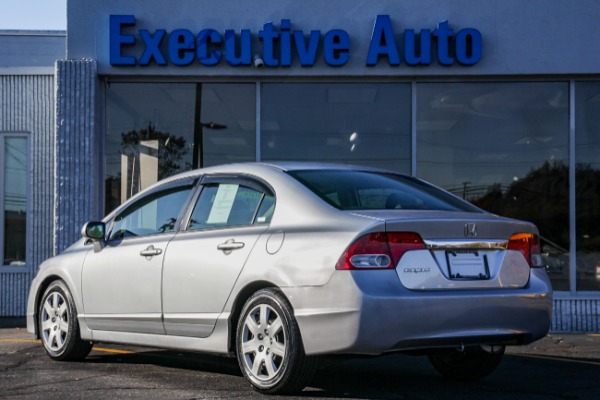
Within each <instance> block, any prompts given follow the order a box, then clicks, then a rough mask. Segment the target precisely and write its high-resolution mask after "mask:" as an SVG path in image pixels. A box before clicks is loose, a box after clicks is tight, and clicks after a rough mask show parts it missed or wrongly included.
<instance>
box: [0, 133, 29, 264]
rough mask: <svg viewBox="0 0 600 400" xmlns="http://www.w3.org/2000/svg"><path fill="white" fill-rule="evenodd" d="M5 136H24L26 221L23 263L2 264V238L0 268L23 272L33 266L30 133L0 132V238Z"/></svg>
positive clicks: (2, 232)
mask: <svg viewBox="0 0 600 400" xmlns="http://www.w3.org/2000/svg"><path fill="white" fill-rule="evenodd" d="M7 138H24V139H25V140H26V141H27V183H26V188H27V193H26V195H25V212H26V221H25V265H5V264H4V250H5V249H4V240H3V241H2V243H1V244H0V257H1V258H0V260H2V262H1V263H0V269H1V271H2V272H3V273H6V272H24V271H28V270H32V269H33V266H32V265H31V261H32V260H31V250H32V249H31V246H32V244H31V240H28V239H29V238H31V233H32V223H33V220H32V216H31V210H32V206H31V196H32V184H33V183H32V181H33V179H32V163H31V160H32V159H31V153H32V151H31V138H30V134H29V133H27V132H0V154H2V162H0V238H4V237H5V232H4V224H5V212H6V210H5V204H4V194H5V190H4V189H5V179H4V178H5V168H6V165H5V156H4V154H5V153H4V152H5V150H6V139H7Z"/></svg>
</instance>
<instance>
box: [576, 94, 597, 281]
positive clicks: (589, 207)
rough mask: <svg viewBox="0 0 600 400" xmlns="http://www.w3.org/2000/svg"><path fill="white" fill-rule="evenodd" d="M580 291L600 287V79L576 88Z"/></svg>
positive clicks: (578, 278) (577, 222) (578, 276)
mask: <svg viewBox="0 0 600 400" xmlns="http://www.w3.org/2000/svg"><path fill="white" fill-rule="evenodd" d="M575 110H576V113H575V118H576V119H575V133H576V136H575V137H576V142H575V146H576V147H575V154H576V158H575V161H576V170H575V183H576V189H575V196H576V204H577V209H576V211H577V216H576V224H577V232H576V247H577V274H576V276H577V290H600V225H599V224H598V222H599V221H600V82H582V83H577V84H576V87H575Z"/></svg>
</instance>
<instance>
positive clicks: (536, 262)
mask: <svg viewBox="0 0 600 400" xmlns="http://www.w3.org/2000/svg"><path fill="white" fill-rule="evenodd" d="M508 250H517V251H520V252H521V253H523V256H525V259H526V260H527V262H528V263H529V266H530V267H531V268H540V267H543V266H544V263H543V262H542V254H541V251H540V238H539V237H538V236H537V235H535V234H533V233H515V234H514V235H512V236H511V237H510V239H509V241H508Z"/></svg>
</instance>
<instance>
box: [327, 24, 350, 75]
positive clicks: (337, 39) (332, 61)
mask: <svg viewBox="0 0 600 400" xmlns="http://www.w3.org/2000/svg"><path fill="white" fill-rule="evenodd" d="M323 42H324V43H323V52H324V53H325V62H326V63H327V64H328V65H331V66H333V67H340V66H342V65H344V64H346V63H347V62H348V58H349V54H348V51H349V49H350V38H349V37H348V32H346V31H344V30H341V29H333V30H331V31H329V32H327V33H326V34H325V40H324V41H323Z"/></svg>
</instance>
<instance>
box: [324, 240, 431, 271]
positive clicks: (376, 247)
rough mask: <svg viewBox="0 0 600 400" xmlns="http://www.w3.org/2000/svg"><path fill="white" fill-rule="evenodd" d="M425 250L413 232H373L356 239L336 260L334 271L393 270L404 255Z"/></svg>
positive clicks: (421, 241)
mask: <svg viewBox="0 0 600 400" xmlns="http://www.w3.org/2000/svg"><path fill="white" fill-rule="evenodd" d="M420 249H425V243H423V239H421V236H419V235H418V234H417V233H414V232H375V233H368V234H366V235H364V236H361V237H360V238H358V239H356V240H355V241H354V243H352V244H351V245H350V246H349V247H348V248H347V249H346V251H345V252H344V254H342V256H341V257H340V259H339V260H338V262H337V264H336V266H335V268H336V269H347V270H348V269H393V268H395V267H396V265H398V261H400V258H401V257H402V255H403V254H404V253H406V252H407V251H410V250H420Z"/></svg>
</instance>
